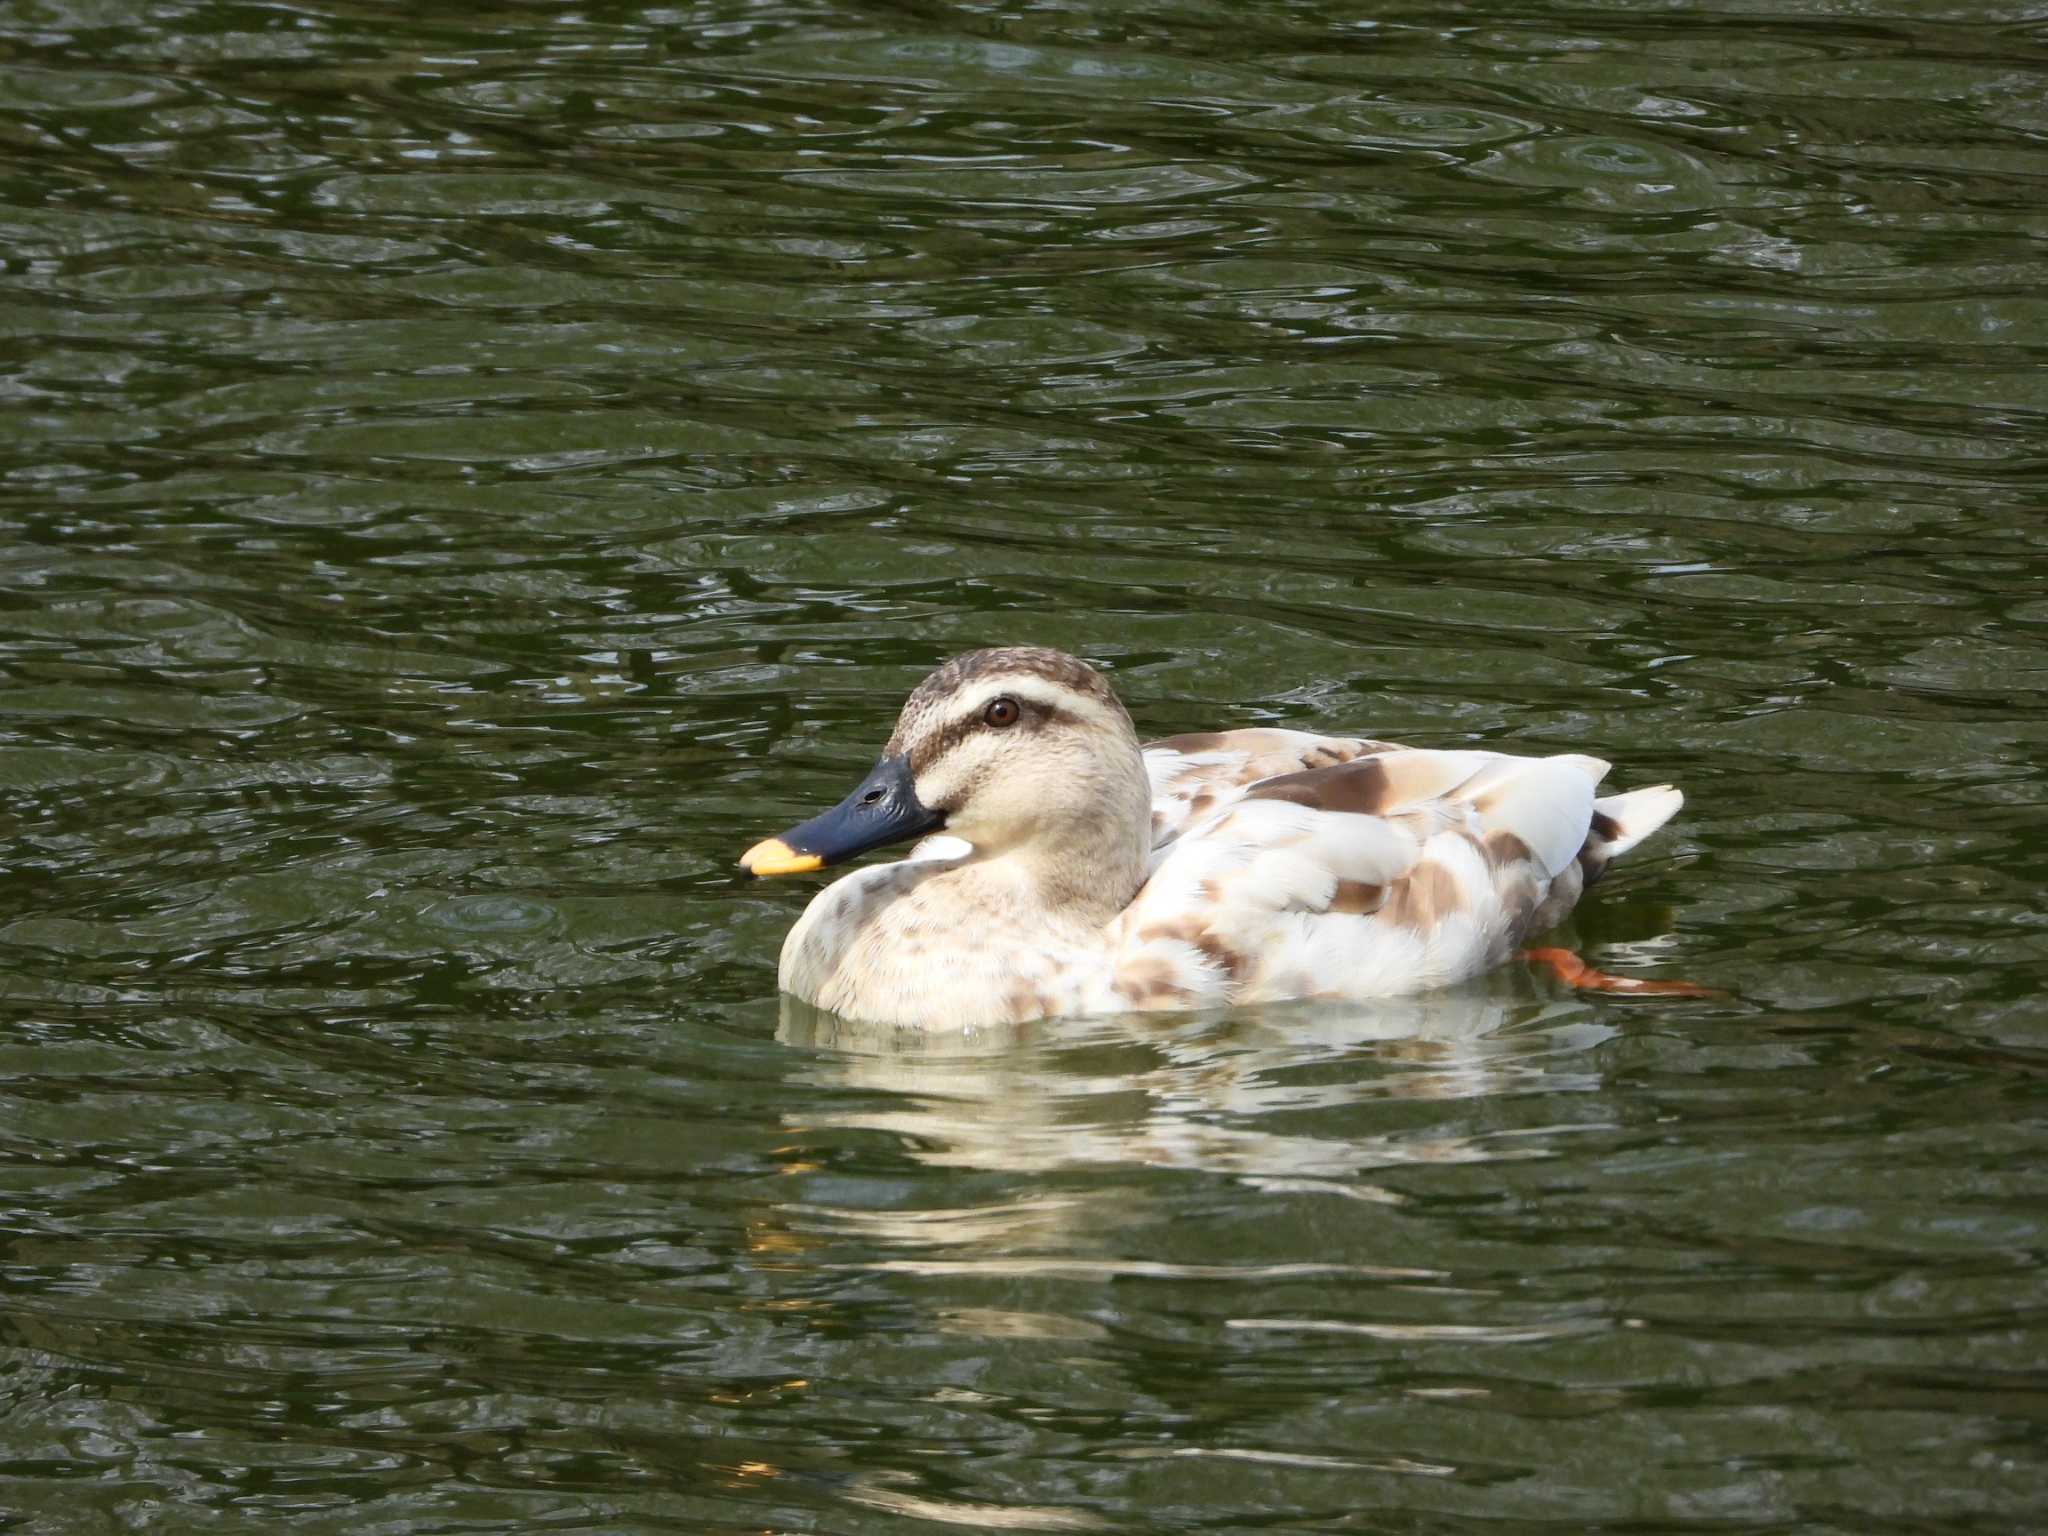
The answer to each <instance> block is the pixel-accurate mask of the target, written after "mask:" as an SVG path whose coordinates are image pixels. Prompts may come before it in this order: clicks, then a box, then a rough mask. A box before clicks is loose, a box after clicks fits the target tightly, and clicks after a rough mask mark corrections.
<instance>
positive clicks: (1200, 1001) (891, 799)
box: [739, 646, 1699, 1031]
mask: <svg viewBox="0 0 2048 1536" xmlns="http://www.w3.org/2000/svg"><path fill="white" fill-rule="evenodd" d="M1608 768H1609V765H1608V764H1607V763H1606V762H1604V761H1602V760H1601V759H1600V758H1597V757H1590V756H1585V755H1583V754H1579V753H1563V754H1558V755H1553V756H1544V757H1522V756H1513V755H1510V754H1507V753H1502V752H1493V751H1482V750H1475V749H1466V748H1457V749H1447V750H1446V749H1432V748H1426V747H1406V746H1401V745H1399V744H1396V743H1394V742H1387V741H1378V740H1374V739H1372V738H1369V737H1362V736H1361V737H1351V736H1324V735H1318V734H1315V733H1312V732H1308V731H1300V730H1292V729H1286V728H1282V727H1277V726H1253V727H1248V728H1243V729H1236V730H1221V731H1212V732H1201V733H1196V734H1190V735H1180V736H1170V737H1167V738H1165V739H1164V740H1160V741H1151V742H1140V740H1139V739H1138V733H1137V730H1136V728H1135V727H1134V726H1133V724H1132V722H1131V717H1130V714H1129V712H1128V711H1127V710H1126V709H1125V707H1124V705H1123V702H1122V700H1121V699H1119V698H1118V696H1117V694H1116V691H1115V689H1114V688H1112V687H1111V686H1110V684H1109V682H1108V680H1107V679H1106V678H1104V676H1103V675H1102V674H1101V673H1100V672H1099V671H1097V670H1096V669H1095V668H1094V667H1092V666H1090V665H1089V664H1088V663H1086V662H1085V661H1082V660H1080V659H1079V658H1077V657H1074V656H1071V655H1068V654H1067V653H1065V652H1063V651H1058V650H1052V649H1048V648H1045V647H1040V646H1003V647H996V648H992V649H987V650H977V651H970V652H968V653H967V654H965V655H962V656H956V657H954V658H953V659H952V660H950V661H948V662H946V663H945V664H944V665H942V666H940V667H939V668H938V669H937V670H936V671H934V672H933V673H932V674H931V675H930V676H929V677H927V678H925V680H924V681H923V682H922V683H920V684H919V685H918V686H917V687H916V689H914V690H913V691H912V692H911V694H910V696H909V698H908V699H907V700H906V701H905V702H904V705H903V708H902V711H901V713H900V714H899V715H898V716H897V719H896V725H895V729H894V731H893V732H892V733H891V734H890V736H889V738H888V741H887V743H886V744H885V745H884V747H883V749H882V754H881V757H880V759H879V760H878V761H877V762H876V764H875V766H874V768H873V769H872V770H871V771H870V772H869V773H868V775H867V776H866V778H864V779H863V780H862V781H861V782H860V783H859V784H858V785H857V786H856V787H855V788H854V790H853V791H852V793H850V794H849V795H847V797H846V798H845V799H844V800H842V801H840V803H839V804H837V805H836V806H834V807H832V808H831V809H830V810H828V811H825V812H823V813H822V814H820V815H817V816H814V817H812V818H811V819H810V820H808V821H805V822H802V823H801V824H799V825H797V826H794V827H791V828H790V829H789V830H787V831H785V832H783V833H781V834H780V835H778V836H775V837H770V838H767V839H764V840H763V841H761V842H758V843H756V844H754V846H753V847H751V848H749V849H748V850H747V851H746V852H745V853H744V854H743V855H742V856H741V858H740V860H739V863H740V867H741V868H742V869H744V870H745V871H747V872H748V873H749V874H751V875H753V876H755V877H760V878H769V877H777V876H787V875H799V874H807V873H810V872H812V871H815V870H821V869H829V868H831V867H833V866H835V865H838V864H841V863H844V862H845V861H847V860H849V859H853V858H856V857H858V856H859V855H861V854H863V853H866V852H868V851H870V850H872V849H876V848H880V847H884V846H887V845H890V844H895V843H903V842H913V840H915V841H914V842H913V846H912V847H911V849H910V851H909V853H908V854H907V855H906V856H905V857H903V858H901V859H897V860H895V861H893V862H888V863H879V864H871V865H867V866H865V867H862V868H859V869H856V870H854V871H853V872H852V873H850V874H846V875H844V876H842V877H840V878H839V879H837V880H835V881H833V882H832V883H831V884H830V885H827V886H826V887H825V888H824V889H823V890H821V891H819V892H818V893H817V895H816V896H814V897H813V898H812V899H811V901H810V903H809V905H808V906H807V907H806V908H805V909H804V912H803V915H802V916H801V917H800V918H799V919H798V920H797V922H796V924H795V926H794V927H792V928H791V929H790V931H789V934H788V936H787V938H786V939H785V941H784V943H783V946H782V953H781V959H780V964H779V966H778V970H777V981H778V984H779V985H780V987H781V989H782V991H784V992H785V993H788V994H790V995H791V996H794V997H796V998H798V999H800V1000H802V1001H803V1002H805V1003H808V1004H810V1005H812V1006H814V1007H816V1008H821V1009H824V1010H826V1011H828V1012H830V1013H833V1014H837V1015H839V1016H841V1017H843V1018H847V1019H852V1020H858V1021H861V1022H864V1023H870V1024H877V1025H900V1026H907V1027H913V1028H917V1029H922V1030H926V1031H948V1030H960V1029H975V1028H978V1027H982V1026H994V1025H1002V1024H1019V1023H1025V1022H1029V1021H1031V1020H1036V1019H1044V1018H1056V1017H1068V1016H1080V1015H1099V1014H1113V1013H1128V1012H1139V1011H1145V1010H1155V1009H1176V1010H1183V1009H1206V1008H1216V1007H1227V1006H1235V1005H1240V1004H1252V1003H1271V1002H1282V1001H1289V1000H1294V999H1345V1000H1351V1001H1363V1000H1368V999H1373V998H1383V997H1394V996H1399V995H1402V994H1407V993H1414V992H1421V991H1424V990H1428V989H1432V988H1438V987H1444V986H1448V985H1451V984H1453V983H1456V982H1460V981H1463V980H1465V979H1467V978H1469V977H1473V976H1477V975H1479V974H1480V973H1482V972H1485V971H1488V970H1490V969H1493V968H1494V967H1497V966H1500V965H1502V964H1503V963H1505V962H1506V961H1508V960H1509V959H1510V958H1511V957H1513V956H1515V955H1516V954H1517V953H1518V951H1519V952H1521V953H1524V954H1526V955H1527V956H1529V957H1530V958H1532V959H1536V960H1538V961H1540V962H1543V963H1548V964H1550V965H1551V966H1552V968H1553V969H1554V970H1555V971H1556V973H1557V974H1558V975H1559V976H1560V977H1561V978H1563V979H1565V980H1566V981H1568V982H1573V983H1575V984H1577V985H1582V986H1594V987H1598V986H1602V985H1606V984H1609V983H1611V984H1613V986H1614V987H1616V988H1621V989H1634V988H1641V989H1645V990H1653V989H1667V988H1668V989H1671V990H1686V991H1690V992H1694V993H1697V991H1698V990H1699V989H1694V988H1691V987H1690V986H1689V984H1687V983H1679V982H1669V983H1658V982H1650V981H1635V980H1633V979H1631V978H1615V977H1605V976H1603V975H1602V974H1601V973H1599V972H1596V971H1593V970H1592V969H1591V968H1590V967H1587V966H1585V965H1584V963H1583V962H1582V961H1579V960H1578V959H1577V957H1576V956H1573V955H1571V954H1570V952H1569V951H1563V950H1531V951H1520V946H1521V944H1522V941H1523V940H1524V939H1525V938H1527V937H1529V936H1531V935H1537V934H1542V933H1544V932H1545V931H1547V930H1549V929H1551V928H1554V927H1556V926H1557V925H1558V924H1559V923H1560V922H1562V921H1563V919H1564V918H1565V917H1566V915H1567V914H1569V913H1570V912H1571V910H1572V908H1573V907H1574V906H1575V905H1576V904H1577V903H1578V900H1579V898H1580V896H1581V895H1582V894H1583V893H1584V892H1585V890H1586V888H1587V887H1588V886H1590V885H1592V884H1593V883H1594V882H1595V881H1596V880H1598V879H1599V878H1600V877H1601V875H1602V874H1603V873H1604V872H1605V871H1606V869H1607V866H1608V864H1609V862H1610V861H1612V860H1613V859H1615V858H1616V857H1618V856H1619V855H1621V854H1624V853H1626V852H1628V851H1629V850H1630V849H1631V848H1633V847H1635V846H1636V844H1638V843H1639V842H1641V841H1642V840H1643V839H1644V838H1646V837H1648V836H1649V835H1650V834H1651V833H1653V832H1655V831H1656V830H1657V829H1658V828H1660V827H1661V826H1663V825H1664V824H1665V822H1667V821H1669V820H1670V819H1671V817H1672V816H1673V815H1675V814H1676V813H1677V811H1678V809H1679V807H1680V806H1681V805H1683V804H1684V796H1683V795H1682V794H1680V792H1679V791H1678V790H1676V789H1674V788H1673V787H1671V786H1670V785H1668V784H1658V785H1652V786H1650V787H1647V788H1643V789H1633V790H1629V791H1627V792H1625V793H1620V794H1609V795H1600V794H1597V793H1596V790H1597V789H1598V787H1599V785H1600V783H1601V781H1602V780H1603V779H1604V778H1605V777H1606V775H1607V772H1608Z"/></svg>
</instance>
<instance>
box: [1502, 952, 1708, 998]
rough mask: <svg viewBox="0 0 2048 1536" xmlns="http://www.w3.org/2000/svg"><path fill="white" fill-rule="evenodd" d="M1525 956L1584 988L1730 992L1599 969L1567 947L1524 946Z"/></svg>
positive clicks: (1669, 992) (1686, 993)
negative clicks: (1623, 974) (1650, 979)
mask: <svg viewBox="0 0 2048 1536" xmlns="http://www.w3.org/2000/svg"><path fill="white" fill-rule="evenodd" d="M1522 958H1523V959H1524V960H1526V961H1528V962H1529V964H1531V965H1534V966H1541V967H1543V968H1545V969H1547V970H1548V971H1549V972H1550V974H1551V975H1553V976H1555V977H1556V978H1557V979H1558V980H1559V981H1561V982H1563V983H1564V984H1565V985H1566V986H1568V987H1577V988H1578V989H1579V990H1580V991H1582V992H1626V993H1630V994H1632V995H1634V996H1638V997H1644V996H1650V995H1655V996H1659V997H1724V996H1726V995H1727V994H1726V993H1722V992H1717V991H1715V990H1714V989H1713V988H1712V987H1701V986H1695V985H1694V984H1693V983H1692V982H1689V981H1648V980H1645V979H1643V978H1641V977H1637V976H1616V975H1613V974H1612V973H1610V972H1607V971H1596V970H1594V969H1593V967H1592V966H1590V965H1588V964H1586V962H1585V961H1583V960H1581V959H1580V958H1579V957H1578V956H1577V955H1575V954H1573V953H1572V952H1571V951H1570V950H1568V949H1525V950H1523V951H1522Z"/></svg>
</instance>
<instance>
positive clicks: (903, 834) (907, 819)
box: [740, 754, 946, 875]
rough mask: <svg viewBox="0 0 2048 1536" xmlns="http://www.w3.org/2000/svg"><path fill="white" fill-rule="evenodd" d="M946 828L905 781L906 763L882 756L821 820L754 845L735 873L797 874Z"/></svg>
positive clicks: (941, 816) (908, 779)
mask: <svg viewBox="0 0 2048 1536" xmlns="http://www.w3.org/2000/svg"><path fill="white" fill-rule="evenodd" d="M945 824H946V818H945V815H944V814H943V813H942V812H939V811H934V810H930V809H927V808H926V807H925V806H924V805H922V804H921V803H920V802H919V801H918V798H917V787H916V786H915V785H914V784H913V783H912V782H911V777H910V759H909V758H908V757H907V756H904V755H902V754H899V755H897V756H895V757H885V758H883V759H882V760H881V761H880V762H879V763H877V764H875V766H874V768H873V770H872V771H871V772H870V773H869V774H868V776H867V777H866V778H865V779H862V780H861V781H860V786H859V787H858V788H857V789H855V790H854V792H853V793H852V794H850V795H848V796H847V797H846V798H845V799H844V800H842V801H840V802H839V803H838V804H837V805H835V806H833V807H832V809H831V810H829V811H827V812H825V813H824V814H823V815H822V816H813V817H812V818H811V819H810V820H809V821H807V822H804V823H803V824H802V825H801V826H795V827H791V828H790V829H789V830H788V831H787V832H785V833H783V834H782V835H781V836H780V837H771V838H768V839H767V840H765V841H763V842H759V843H756V844H754V846H753V847H751V848H749V849H748V850H747V851H746V852H745V853H743V854H741V855H740V868H742V869H744V870H746V871H747V872H748V873H749V874H754V875H803V874H808V873H810V872H811V871H812V870H814V869H827V868H830V867H831V866H832V865H834V864H843V863H845V862H846V861H847V860H848V859H851V858H855V857H857V856H858V855H860V854H863V853H866V852H867V851H868V850H869V849H870V848H880V847H883V846H884V845H885V844H888V843H900V842H904V841H906V840H907V839H909V838H913V837H923V836H924V835H925V834H926V833H927V832H936V831H938V830H939V828H941V827H943V826H944V825H945Z"/></svg>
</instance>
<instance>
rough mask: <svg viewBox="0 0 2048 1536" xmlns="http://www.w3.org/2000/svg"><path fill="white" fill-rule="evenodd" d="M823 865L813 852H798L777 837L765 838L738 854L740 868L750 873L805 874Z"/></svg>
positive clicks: (821, 860) (821, 867)
mask: <svg viewBox="0 0 2048 1536" xmlns="http://www.w3.org/2000/svg"><path fill="white" fill-rule="evenodd" d="M824 867H825V861H824V860H823V859H821V858H819V857H818V856H817V855H816V854H815V853H798V852H797V851H796V850H795V849H794V848H792V847H790V846H789V844H787V843H785V842H784V841H783V840H782V839H781V838H779V837H770V838H766V839H764V840H762V841H761V842H758V843H756V844H754V846H753V847H751V848H749V849H748V850H747V851H746V852H745V853H743V854H741V855H740V868H741V869H744V870H745V871H746V872H747V873H748V874H750V875H807V874H809V873H810V872H811V871H812V870H814V869H823V868H824Z"/></svg>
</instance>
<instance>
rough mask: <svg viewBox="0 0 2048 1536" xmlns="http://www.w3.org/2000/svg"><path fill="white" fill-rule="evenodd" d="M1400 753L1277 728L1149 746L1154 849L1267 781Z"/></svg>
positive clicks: (1382, 745)
mask: <svg viewBox="0 0 2048 1536" xmlns="http://www.w3.org/2000/svg"><path fill="white" fill-rule="evenodd" d="M1399 750H1400V749H1399V748H1397V747H1396V746H1394V745H1393V744H1392V743H1391V742H1385V741H1369V740H1367V739H1365V738H1364V737H1360V736H1316V735H1313V734H1311V733H1310V732H1308V731H1287V730H1281V729H1278V728H1277V727H1275V728H1266V729H1252V730H1244V731H1203V732H1198V733H1196V734H1194V735H1189V736H1169V737H1167V738H1166V739H1165V740H1164V741H1148V742H1146V743H1145V748H1144V751H1145V771H1146V772H1147V773H1149V774H1150V775H1151V776H1152V846H1153V848H1154V849H1158V848H1163V847H1165V846H1166V845H1167V844H1168V843H1170V842H1172V841H1173V840H1174V839H1175V838H1176V837H1178V836H1180V834H1181V831H1182V829H1183V828H1185V827H1188V826H1190V825H1192V824H1194V823H1196V822H1199V821H1202V820H1204V819H1205V818H1207V817H1208V816H1209V815H1211V814H1212V813H1213V812H1215V811H1218V810H1220V809H1222V808H1223V807H1224V806H1226V805H1229V804H1231V803H1232V802H1234V801H1236V800H1238V799H1240V798H1242V797H1243V795H1244V792H1245V791H1246V790H1248V789H1250V788H1251V787H1252V785H1254V784H1256V783H1258V782H1259V781H1261V780H1262V779H1272V778H1278V777H1279V776H1280V775H1282V774H1287V773H1301V772H1303V771H1304V770H1306V769H1311V768H1331V767H1335V766H1336V765H1337V764H1340V763H1349V762H1355V761H1356V760H1357V759H1359V758H1361V757H1367V756H1370V755H1372V754H1374V753H1379V752H1395V751H1399Z"/></svg>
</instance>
